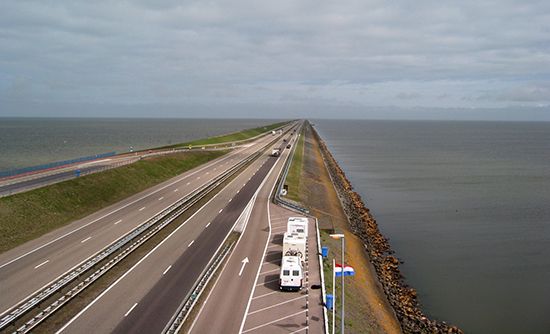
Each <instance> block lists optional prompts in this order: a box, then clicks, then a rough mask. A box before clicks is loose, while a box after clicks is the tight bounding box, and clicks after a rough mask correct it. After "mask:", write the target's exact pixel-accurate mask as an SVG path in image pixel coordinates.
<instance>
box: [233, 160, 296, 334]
mask: <svg viewBox="0 0 550 334" xmlns="http://www.w3.org/2000/svg"><path fill="white" fill-rule="evenodd" d="M288 157H289V156H288V155H287V156H286V158H285V159H284V161H286V160H288ZM281 161H283V160H282V159H279V160H278V161H276V162H275V163H274V164H273V167H271V170H270V171H269V173H268V176H269V175H270V174H271V171H272V170H273V169H274V168H275V166H277V164H279V163H281ZM280 174H281V170H279V175H280ZM266 179H267V177H266ZM264 182H265V180H264ZM276 184H277V183H276V182H275V183H273V186H272V187H271V191H270V192H269V196H271V194H273V191H274V190H275V185H276ZM269 203H270V201H267V224H268V227H269V230H268V235H267V239H266V240H265V246H264V252H263V254H262V259H263V258H264V257H265V253H266V252H267V245H269V243H270V242H271V241H270V239H271V210H270V208H269ZM261 269H262V267H261V266H258V271H257V272H256V280H255V281H254V282H258V277H259V276H260V270H261ZM256 286H257V285H253V286H252V291H251V292H250V295H249V297H248V303H247V304H246V310H245V311H244V315H243V319H242V321H241V327H240V328H239V334H242V333H243V328H244V323H245V322H246V315H247V313H248V310H249V309H250V303H252V296H254V291H255V290H256Z"/></svg>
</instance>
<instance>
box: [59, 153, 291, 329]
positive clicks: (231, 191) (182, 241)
mask: <svg viewBox="0 0 550 334" xmlns="http://www.w3.org/2000/svg"><path fill="white" fill-rule="evenodd" d="M277 162H279V163H278V164H277ZM281 162H282V159H280V158H273V157H269V156H267V154H264V156H262V157H261V158H259V159H258V160H256V161H255V162H254V163H253V164H252V165H251V166H249V167H248V168H247V169H246V170H245V171H244V172H243V173H241V174H240V175H239V176H237V177H236V178H235V179H234V180H233V181H231V182H230V183H229V184H228V185H227V186H226V187H225V188H224V189H222V191H220V192H219V193H218V194H217V195H216V196H215V197H214V198H212V199H211V200H210V201H209V202H208V203H206V204H205V205H204V206H203V207H202V208H201V209H199V211H197V212H196V213H195V214H194V215H193V216H192V217H190V218H189V219H188V220H187V221H186V222H185V223H184V224H183V225H181V226H180V227H179V228H178V229H176V230H175V231H174V232H173V233H172V234H171V235H169V236H168V237H167V238H166V239H164V241H163V242H161V244H159V245H158V246H157V247H156V248H155V249H153V250H152V251H151V252H149V253H148V254H147V255H146V256H144V257H143V258H142V260H141V261H140V262H138V263H137V264H136V265H135V266H134V267H132V268H131V269H130V270H129V271H128V272H126V273H125V274H124V275H123V276H122V277H121V278H120V279H119V280H118V281H117V282H115V283H114V284H112V285H111V286H110V287H108V288H107V289H106V290H105V291H104V292H103V293H102V295H100V296H99V297H98V298H96V299H95V300H94V301H92V302H91V303H90V304H88V306H87V307H86V308H85V309H84V310H82V311H81V312H80V313H79V314H78V315H77V316H75V317H74V318H73V319H71V321H70V322H69V323H68V324H66V326H65V327H63V328H62V329H61V330H60V332H63V333H65V332H66V333H74V332H94V333H109V332H116V333H160V332H161V331H162V329H164V327H165V326H166V325H167V322H168V321H169V320H170V318H171V317H172V316H173V315H174V313H175V312H176V310H177V307H178V306H179V305H180V304H181V302H182V300H183V299H184V297H185V296H186V295H187V294H188V293H189V292H190V290H191V288H192V286H193V285H194V283H195V282H196V280H197V279H198V277H199V275H200V273H201V272H202V271H203V269H204V268H205V266H206V264H207V263H208V262H209V260H210V259H211V257H212V256H213V255H214V254H215V252H216V251H217V249H218V248H219V247H220V245H221V244H222V242H223V240H224V239H225V237H226V236H227V235H228V233H229V232H230V231H231V229H232V227H233V225H234V224H235V221H236V220H237V218H238V216H239V215H240V214H241V212H242V211H243V209H244V207H245V206H246V205H247V204H248V202H249V201H250V199H251V198H252V196H253V194H254V193H255V192H256V191H257V189H258V187H259V186H260V185H261V184H262V182H263V180H264V179H265V177H266V174H269V172H270V171H271V170H272V168H274V169H273V172H271V174H269V175H270V181H271V182H273V181H272V180H274V179H275V178H276V175H277V174H278V172H279V171H280V168H281V167H282V163H281ZM275 164H276V165H275ZM268 183H269V182H268ZM265 187H266V185H265V184H264V187H263V188H262V189H264V188H265Z"/></svg>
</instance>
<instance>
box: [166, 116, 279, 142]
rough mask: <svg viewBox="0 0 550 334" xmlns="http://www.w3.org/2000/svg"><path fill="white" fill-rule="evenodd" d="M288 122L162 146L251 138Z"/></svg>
mask: <svg viewBox="0 0 550 334" xmlns="http://www.w3.org/2000/svg"><path fill="white" fill-rule="evenodd" d="M287 123H288V122H279V123H274V124H270V125H266V126H260V127H257V128H253V129H247V130H243V131H239V132H234V133H228V134H226V135H221V136H216V137H210V138H204V139H197V140H194V141H190V142H186V143H181V144H175V145H170V146H164V147H161V148H177V147H188V146H200V145H209V144H220V143H227V142H232V141H238V140H244V139H250V138H253V137H256V136H258V135H260V134H262V133H265V132H268V131H271V130H273V129H276V128H278V127H280V126H283V125H285V124H287Z"/></svg>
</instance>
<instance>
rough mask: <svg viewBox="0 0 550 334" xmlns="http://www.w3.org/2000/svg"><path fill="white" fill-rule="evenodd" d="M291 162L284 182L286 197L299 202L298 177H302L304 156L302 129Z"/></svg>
mask: <svg viewBox="0 0 550 334" xmlns="http://www.w3.org/2000/svg"><path fill="white" fill-rule="evenodd" d="M296 145H298V146H296V150H295V151H294V157H293V158H292V164H291V165H290V169H289V170H288V175H287V177H286V182H285V184H287V185H288V194H287V195H286V197H287V198H288V199H290V200H293V201H296V202H300V196H299V195H300V179H301V178H302V177H301V176H302V169H303V157H304V131H303V130H302V131H301V135H300V139H299V140H298V144H296Z"/></svg>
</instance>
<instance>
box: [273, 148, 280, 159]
mask: <svg viewBox="0 0 550 334" xmlns="http://www.w3.org/2000/svg"><path fill="white" fill-rule="evenodd" d="M279 155H281V149H280V148H274V149H273V150H272V151H271V156H272V157H278V156H279Z"/></svg>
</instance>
